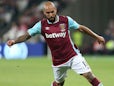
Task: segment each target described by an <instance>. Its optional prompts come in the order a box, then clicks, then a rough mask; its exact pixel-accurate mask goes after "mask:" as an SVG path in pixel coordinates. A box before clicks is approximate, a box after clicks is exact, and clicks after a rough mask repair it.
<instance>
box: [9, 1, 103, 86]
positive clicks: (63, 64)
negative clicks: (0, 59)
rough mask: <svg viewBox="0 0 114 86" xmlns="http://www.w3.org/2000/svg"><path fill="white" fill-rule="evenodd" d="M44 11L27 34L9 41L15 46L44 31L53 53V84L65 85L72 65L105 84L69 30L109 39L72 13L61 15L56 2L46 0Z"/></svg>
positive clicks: (94, 81)
mask: <svg viewBox="0 0 114 86" xmlns="http://www.w3.org/2000/svg"><path fill="white" fill-rule="evenodd" d="M43 13H44V15H45V16H46V19H42V20H41V21H39V22H38V23H36V24H35V25H34V26H33V27H32V28H30V29H28V31H27V32H26V33H25V34H24V35H22V36H20V37H18V38H17V39H15V40H9V41H8V42H7V45H8V46H12V45H14V44H16V43H20V42H24V41H26V40H28V39H29V38H31V37H32V36H34V35H36V34H42V35H43V36H44V38H45V40H46V42H47V44H48V46H49V47H50V49H51V54H52V62H53V73H54V79H55V80H54V81H53V83H52V84H51V86H63V85H64V82H65V77H66V75H67V70H68V69H72V70H74V71H75V72H76V73H78V74H80V75H82V76H84V77H85V78H86V79H87V80H88V81H89V82H90V83H91V85H92V86H103V84H102V83H101V82H100V81H99V80H98V78H97V77H96V76H95V75H94V74H93V73H92V71H91V69H90V67H89V65H88V64H87V62H86V60H85V59H84V58H83V56H82V55H81V53H80V52H79V49H78V48H77V46H76V45H74V44H73V42H72V40H71V38H70V35H69V34H70V33H69V32H70V30H72V29H75V30H79V31H81V32H84V33H86V34H88V35H90V36H91V37H93V38H95V39H96V40H97V41H98V42H99V43H102V44H104V43H105V39H104V38H103V37H102V36H99V35H98V34H96V33H94V32H93V31H91V30H90V29H89V28H88V27H86V26H83V25H80V24H78V23H77V22H76V21H75V20H73V19H72V18H71V17H69V16H59V15H57V8H56V7H55V5H54V3H53V2H50V1H47V2H45V3H44V6H43ZM77 41H78V40H77Z"/></svg>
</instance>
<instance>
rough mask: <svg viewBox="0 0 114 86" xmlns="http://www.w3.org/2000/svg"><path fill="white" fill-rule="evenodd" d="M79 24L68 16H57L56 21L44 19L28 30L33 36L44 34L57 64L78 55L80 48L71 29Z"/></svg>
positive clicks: (54, 63) (76, 27)
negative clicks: (72, 39) (72, 38)
mask: <svg viewBox="0 0 114 86" xmlns="http://www.w3.org/2000/svg"><path fill="white" fill-rule="evenodd" d="M78 28H79V24H78V23H77V22H75V21H74V20H73V19H72V18H70V17H68V16H57V20H56V21H55V22H54V23H51V22H49V21H48V20H47V19H43V20H41V21H39V22H38V23H36V24H35V25H34V26H33V27H32V28H30V29H29V30H28V33H29V34H30V35H31V36H33V35H36V34H39V33H40V34H42V35H43V37H44V38H45V40H46V42H47V44H48V46H49V47H50V50H51V54H52V61H53V65H54V66H57V65H60V64H63V63H65V62H67V61H68V60H69V59H70V58H72V57H73V56H75V55H77V53H78V49H77V48H76V47H75V46H74V44H73V42H72V41H71V38H70V30H71V29H78Z"/></svg>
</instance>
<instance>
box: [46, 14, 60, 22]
mask: <svg viewBox="0 0 114 86" xmlns="http://www.w3.org/2000/svg"><path fill="white" fill-rule="evenodd" d="M47 22H48V24H55V23H57V22H59V16H58V15H57V16H56V19H55V22H53V23H52V22H49V20H47Z"/></svg>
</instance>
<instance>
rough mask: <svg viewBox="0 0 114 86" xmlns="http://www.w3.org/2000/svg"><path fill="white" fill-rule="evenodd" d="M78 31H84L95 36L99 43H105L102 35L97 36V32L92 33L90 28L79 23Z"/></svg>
mask: <svg viewBox="0 0 114 86" xmlns="http://www.w3.org/2000/svg"><path fill="white" fill-rule="evenodd" d="M79 31H81V32H84V33H86V34H88V35H90V36H91V37H93V38H95V39H96V40H98V42H99V43H103V44H105V39H104V38H103V37H102V36H99V35H98V34H96V33H94V32H93V31H92V30H90V29H89V28H88V27H86V26H83V25H80V27H79Z"/></svg>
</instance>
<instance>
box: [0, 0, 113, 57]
mask: <svg viewBox="0 0 114 86" xmlns="http://www.w3.org/2000/svg"><path fill="white" fill-rule="evenodd" d="M45 1H46V0H0V57H1V58H2V57H6V58H7V57H8V58H15V57H17V58H21V57H22V58H25V57H27V56H45V55H50V54H49V53H50V52H49V49H48V47H47V45H46V43H45V41H44V39H43V37H42V36H41V35H37V36H35V37H33V38H31V39H30V40H28V41H27V42H26V43H24V44H23V43H22V44H19V45H15V46H14V47H13V48H11V49H10V48H8V47H7V46H6V42H7V40H8V39H15V38H17V37H18V36H20V35H22V34H24V33H25V31H27V30H28V29H29V28H31V27H32V26H33V25H34V24H35V23H36V22H38V21H39V20H41V19H42V18H43V14H42V4H43V3H44V2H45ZM49 1H53V2H54V3H55V5H56V6H57V8H58V14H59V15H66V16H70V17H72V18H73V19H74V20H76V21H77V22H78V23H79V24H83V25H85V26H87V27H89V28H90V29H91V30H93V31H94V32H96V33H97V34H100V35H102V36H103V37H104V38H105V39H106V44H105V46H102V45H99V44H98V43H97V42H96V41H95V40H94V39H93V38H91V37H89V36H87V35H85V34H81V33H80V32H77V31H71V37H72V40H73V41H74V43H76V44H77V46H78V47H79V48H80V50H81V52H82V53H83V54H87V55H88V54H101V55H102V54H106V55H112V54H114V11H113V6H114V0H49ZM77 40H78V41H77ZM90 40H91V41H90ZM20 46H21V47H20ZM25 53H26V54H25ZM8 54H9V55H8ZM14 54H16V55H14ZM10 55H11V56H10ZM22 55H23V56H22Z"/></svg>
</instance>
